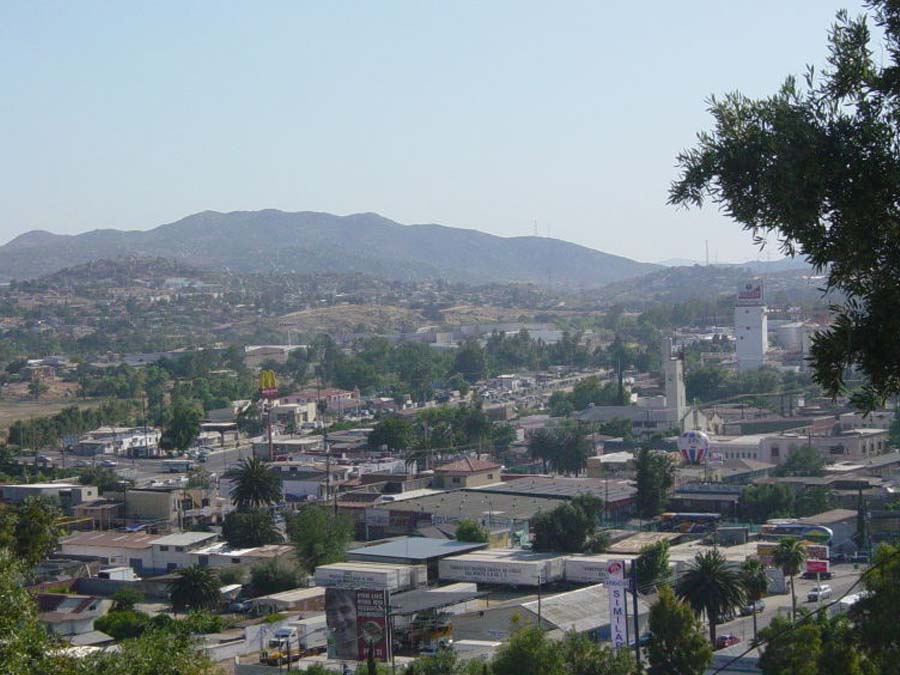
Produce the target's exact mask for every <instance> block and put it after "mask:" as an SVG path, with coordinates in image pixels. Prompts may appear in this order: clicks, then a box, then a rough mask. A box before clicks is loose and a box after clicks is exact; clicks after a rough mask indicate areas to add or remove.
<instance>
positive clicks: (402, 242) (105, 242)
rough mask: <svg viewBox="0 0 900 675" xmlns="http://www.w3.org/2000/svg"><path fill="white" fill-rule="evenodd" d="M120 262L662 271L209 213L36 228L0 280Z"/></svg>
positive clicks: (595, 278) (508, 244)
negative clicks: (77, 229) (127, 225)
mask: <svg viewBox="0 0 900 675" xmlns="http://www.w3.org/2000/svg"><path fill="white" fill-rule="evenodd" d="M120 256H145V257H164V258H170V259H173V260H175V261H178V262H181V263H185V264H189V265H193V266H196V267H198V268H201V269H203V268H205V269H217V270H233V271H236V272H266V271H273V272H336V273H354V272H358V273H364V274H369V275H372V276H376V277H380V278H384V279H391V280H405V281H406V280H417V279H429V278H430V279H435V278H441V279H446V280H449V281H463V282H469V283H491V282H500V283H509V282H531V283H537V284H542V285H543V284H548V285H564V286H571V287H586V288H590V287H599V286H602V285H604V284H608V283H611V282H616V281H623V280H626V279H631V278H635V277H639V276H641V275H644V274H647V273H650V272H653V271H655V270H658V269H660V267H659V266H658V265H653V264H650V263H643V262H638V261H636V260H631V259H629V258H624V257H621V256H616V255H611V254H608V253H603V252H601V251H597V250H594V249H591V248H587V247H585V246H579V245H577V244H572V243H569V242H565V241H561V240H559V239H551V238H546V237H498V236H495V235H491V234H485V233H483V232H479V231H477V230H469V229H462V228H454V227H447V226H443V225H435V224H428V225H401V224H400V223H397V222H394V221H392V220H389V219H387V218H384V217H382V216H380V215H378V214H375V213H358V214H353V215H348V216H336V215H332V214H329V213H318V212H311V211H302V212H296V213H290V212H285V211H278V210H274V209H267V210H262V211H235V212H231V213H219V212H216V211H203V212H201V213H197V214H194V215H191V216H188V217H186V218H182V219H181V220H178V221H176V222H174V223H168V224H165V225H160V226H159V227H156V228H153V229H151V230H146V231H141V230H113V229H105V230H92V231H90V232H85V233H83V234H77V235H60V234H53V233H50V232H46V231H43V230H33V231H31V232H26V233H25V234H22V235H21V236H19V237H16V238H15V239H13V240H12V241H10V242H9V243H7V244H5V245H4V246H0V280H10V279H32V278H36V277H40V276H42V275H46V274H49V273H52V272H56V271H58V270H61V269H63V268H66V267H71V266H73V265H78V264H82V263H87V262H91V261H94V260H102V259H109V258H116V257H120Z"/></svg>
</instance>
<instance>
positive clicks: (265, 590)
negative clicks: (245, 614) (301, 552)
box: [250, 558, 306, 596]
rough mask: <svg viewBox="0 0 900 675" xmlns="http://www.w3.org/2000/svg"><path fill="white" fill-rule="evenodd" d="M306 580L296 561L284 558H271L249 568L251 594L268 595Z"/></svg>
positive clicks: (301, 583)
mask: <svg viewBox="0 0 900 675" xmlns="http://www.w3.org/2000/svg"><path fill="white" fill-rule="evenodd" d="M305 580H306V574H305V573H304V571H303V570H302V569H301V568H300V567H299V565H297V563H295V562H293V561H291V560H286V559H284V558H273V559H271V560H267V561H265V562H263V563H260V564H259V565H255V566H254V567H253V568H252V569H251V570H250V588H251V590H252V591H253V595H256V596H258V595H269V594H270V593H280V592H281V591H289V590H291V589H292V588H298V587H300V586H302V585H303V582H304V581H305Z"/></svg>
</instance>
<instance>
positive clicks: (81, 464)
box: [75, 459, 91, 467]
mask: <svg viewBox="0 0 900 675" xmlns="http://www.w3.org/2000/svg"><path fill="white" fill-rule="evenodd" d="M90 465H91V463H90V462H89V461H87V460H86V459H79V460H78V461H77V462H75V466H78V467H85V466H90Z"/></svg>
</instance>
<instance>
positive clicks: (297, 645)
mask: <svg viewBox="0 0 900 675" xmlns="http://www.w3.org/2000/svg"><path fill="white" fill-rule="evenodd" d="M326 631H327V627H326V625H325V615H324V614H322V615H320V616H314V617H311V618H309V619H300V620H299V621H291V622H290V623H288V624H286V625H283V626H281V627H279V628H278V629H276V630H275V633H274V634H272V636H271V637H270V638H269V639H268V641H267V642H266V646H265V648H264V649H263V650H262V652H261V653H260V659H259V660H260V663H265V664H267V665H270V666H279V665H281V664H283V663H289V662H291V661H297V660H298V659H301V658H303V657H304V656H310V655H312V654H318V653H320V652H323V651H325V649H326V648H327V644H328V639H327V637H328V636H327V634H326Z"/></svg>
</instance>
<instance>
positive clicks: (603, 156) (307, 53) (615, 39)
mask: <svg viewBox="0 0 900 675" xmlns="http://www.w3.org/2000/svg"><path fill="white" fill-rule="evenodd" d="M840 7H847V8H848V9H850V10H851V12H853V13H854V14H855V13H858V12H860V11H861V9H860V4H859V3H857V2H840V1H838V0H787V1H785V0H765V1H764V0H753V1H752V2H750V1H745V2H736V1H729V0H716V1H711V0H710V1H700V0H686V1H682V2H672V1H671V0H665V1H660V2H646V1H645V2H601V1H600V0H596V1H594V2H523V1H522V0H516V1H515V2H512V1H510V2H499V1H491V2H482V3H477V4H476V3H471V2H441V3H437V2H424V1H421V0H410V1H408V2H365V3H362V2H346V3H340V2H331V1H328V2H325V1H322V2H317V3H313V2H296V1H290V2H287V1H286V2H275V1H262V2H259V1H257V2H238V1H234V0H230V1H227V2H189V1H184V0H179V1H178V2H153V3H150V2H143V3H141V2H87V1H84V0H79V1H78V2H71V1H65V2H56V3H53V2H39V1H37V0H24V1H22V2H16V1H13V0H3V2H0V82H2V94H0V153H2V154H0V157H2V160H0V204H2V209H0V242H2V241H6V240H8V239H10V238H12V237H13V236H15V235H17V234H20V233H22V232H24V231H26V230H29V229H33V228H43V229H48V230H51V231H54V232H67V233H74V232H80V231H83V230H87V229H93V228H98V227H99V228H104V227H116V228H125V229H146V228H149V227H153V226H155V225H158V224H161V223H164V222H169V221H173V220H177V219H178V218H181V217H183V216H185V215H188V214H190V213H193V212H196V211H201V210H204V209H214V210H219V211H232V210H244V209H261V208H268V207H271V208H280V209H285V210H317V211H330V212H333V213H339V214H347V213H353V212H359V211H377V212H378V213H381V214H382V215H384V216H387V217H389V218H392V219H394V220H397V221H400V222H403V223H416V222H439V223H443V224H446V225H455V226H459V227H470V228H477V229H480V230H484V231H487V232H492V233H495V234H500V235H518V234H532V233H533V232H534V222H535V221H537V223H538V228H539V231H540V233H541V234H542V235H546V234H547V232H548V231H549V232H550V234H551V235H552V236H554V237H560V238H563V239H568V240H571V241H575V242H578V243H581V244H585V245H587V246H592V247H595V248H598V249H601V250H604V251H609V252H612V253H619V254H623V255H628V256H631V257H634V258H638V259H642V260H659V259H663V258H670V257H694V258H702V256H703V248H704V240H706V239H708V240H709V242H710V252H711V256H713V257H716V256H718V258H719V259H720V260H722V261H726V260H742V259H748V258H755V257H758V255H759V254H757V252H756V250H755V249H754V248H753V246H752V245H751V242H750V237H749V235H747V234H745V233H743V232H742V231H741V230H740V229H739V228H738V227H737V226H736V225H734V224H733V223H731V222H729V221H727V220H726V219H724V218H723V217H721V216H718V215H716V213H715V211H714V210H713V209H711V208H709V207H707V209H704V211H699V212H698V211H690V212H684V211H676V210H674V209H672V208H670V207H668V206H666V204H665V201H666V190H667V186H668V184H669V182H670V181H671V180H672V178H673V177H674V176H675V169H674V160H675V155H676V153H677V152H678V151H679V150H680V149H682V148H684V147H686V146H689V145H691V144H692V142H693V139H694V135H695V133H696V132H697V131H699V130H700V129H703V128H706V127H708V126H709V117H708V115H707V114H706V112H705V103H704V101H705V99H706V97H707V96H708V95H709V94H711V93H722V92H726V91H729V90H733V89H741V90H742V91H744V92H745V93H747V94H750V95H765V94H768V93H771V92H772V91H773V90H774V89H775V88H776V87H777V86H778V85H779V84H780V82H781V81H782V79H783V77H784V76H785V75H787V74H790V73H800V72H802V70H803V67H804V65H805V64H806V63H809V62H812V63H816V64H821V63H823V59H824V55H825V52H826V48H825V34H826V30H827V27H828V26H829V24H830V23H831V22H832V20H833V17H834V12H835V10H836V9H838V8H840ZM772 255H773V257H775V256H776V254H775V252H774V251H773V253H772Z"/></svg>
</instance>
